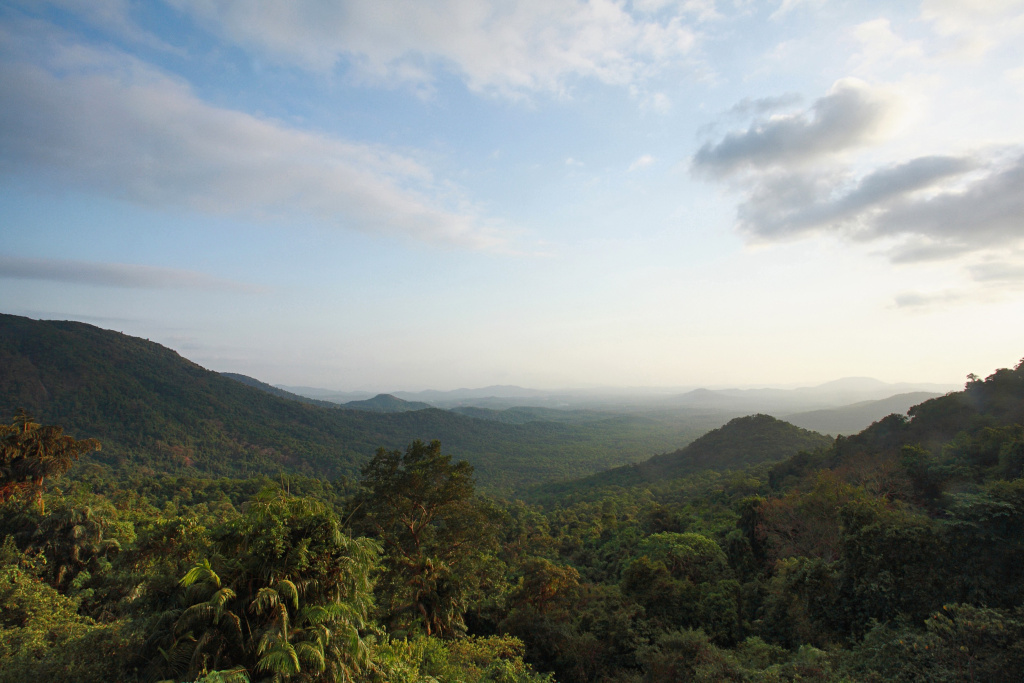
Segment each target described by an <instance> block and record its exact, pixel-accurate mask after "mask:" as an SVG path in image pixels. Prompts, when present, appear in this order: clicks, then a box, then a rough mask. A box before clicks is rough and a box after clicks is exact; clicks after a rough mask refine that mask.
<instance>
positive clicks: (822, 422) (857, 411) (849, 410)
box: [781, 391, 941, 435]
mask: <svg viewBox="0 0 1024 683" xmlns="http://www.w3.org/2000/svg"><path fill="white" fill-rule="evenodd" d="M939 396H941V394H935V393H931V392H927V391H914V392H911V393H907V394H897V395H896V396H890V397H889V398H883V399H881V400H878V401H861V402H860V403H854V404H852V405H848V406H842V407H840V408H826V409H824V410H811V411H807V412H803V413H795V414H793V415H784V416H781V417H782V419H784V420H786V421H787V422H789V423H791V424H795V425H796V426H797V427H803V428H804V429H810V430H812V431H815V432H821V433H822V434H833V435H839V434H847V435H848V434H856V433H857V432H859V431H861V430H863V429H866V428H867V427H868V426H870V425H871V423H872V422H877V421H878V420H881V419H882V418H883V417H885V416H886V415H892V414H893V413H896V414H897V415H905V414H906V413H907V411H908V410H910V408H912V407H913V406H916V405H917V404H919V403H924V402H925V401H927V400H928V399H932V398H938V397H939Z"/></svg>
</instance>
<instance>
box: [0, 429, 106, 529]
mask: <svg viewBox="0 0 1024 683" xmlns="http://www.w3.org/2000/svg"><path fill="white" fill-rule="evenodd" d="M99 448H100V442H99V441H97V440H96V439H75V438H73V437H70V436H68V435H66V434H64V429H63V427H57V426H55V425H41V424H39V423H37V422H35V421H34V420H33V419H32V416H31V415H29V414H28V413H26V412H25V411H24V410H21V411H19V412H18V414H17V415H16V416H15V418H14V421H13V422H12V423H11V424H9V425H0V503H3V502H6V501H7V500H9V499H10V498H13V497H14V496H19V495H20V496H25V497H27V498H35V499H36V502H37V503H38V504H39V511H40V512H43V483H44V482H45V481H46V479H47V478H52V477H56V476H58V475H61V474H64V473H65V472H67V471H68V470H69V469H70V468H71V465H72V464H73V462H74V461H75V460H78V457H79V456H80V455H82V454H84V453H88V452H90V451H95V450H99Z"/></svg>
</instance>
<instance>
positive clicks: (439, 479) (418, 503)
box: [353, 441, 495, 637]
mask: <svg viewBox="0 0 1024 683" xmlns="http://www.w3.org/2000/svg"><path fill="white" fill-rule="evenodd" d="M362 487H363V488H362V491H361V492H360V493H359V495H358V496H357V497H356V500H355V503H354V504H355V508H354V515H353V518H354V521H355V524H356V526H357V527H358V528H360V529H362V530H364V531H366V532H369V533H371V534H373V535H375V536H377V537H378V538H379V539H380V541H381V543H382V545H383V546H384V552H385V558H384V574H383V577H382V578H381V582H380V584H379V585H380V588H381V590H380V593H381V594H382V595H383V600H382V604H381V608H382V610H383V611H384V614H383V617H384V619H385V620H386V621H387V622H388V623H389V625H390V626H391V627H392V628H393V629H397V630H399V631H408V630H420V629H422V630H423V631H424V632H426V633H427V634H428V635H439V636H443V637H450V636H454V635H456V634H458V633H459V632H461V631H463V630H465V622H464V618H463V617H464V614H465V613H466V611H467V610H468V609H469V607H470V603H471V601H472V599H473V597H474V594H475V592H476V589H477V588H479V586H480V581H481V579H482V577H483V576H484V575H485V574H486V571H485V569H486V566H487V565H488V564H489V561H490V560H492V559H493V558H492V557H491V556H490V553H491V552H492V551H493V550H494V549H495V524H494V522H493V520H492V517H491V515H490V510H489V509H488V508H487V507H486V505H485V504H484V503H483V501H481V500H479V499H478V498H476V497H474V491H473V488H474V485H473V468H472V466H470V464H469V463H467V462H465V461H459V462H456V463H452V456H450V455H444V454H442V453H441V442H440V441H432V442H430V443H429V444H425V443H423V442H422V441H414V442H413V443H412V444H411V445H410V446H409V447H408V448H406V449H405V452H404V453H403V452H402V451H397V450H395V451H389V450H386V449H383V448H381V449H379V450H378V451H377V453H376V455H375V456H374V457H373V459H372V460H371V461H370V462H369V463H368V464H367V465H366V466H365V467H364V468H363V479H362Z"/></svg>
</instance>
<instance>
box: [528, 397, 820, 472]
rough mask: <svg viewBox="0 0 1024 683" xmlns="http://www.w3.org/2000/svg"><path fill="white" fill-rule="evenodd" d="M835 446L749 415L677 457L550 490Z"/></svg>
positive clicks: (738, 464)
mask: <svg viewBox="0 0 1024 683" xmlns="http://www.w3.org/2000/svg"><path fill="white" fill-rule="evenodd" d="M830 445H832V438H831V437H828V436H825V435H824V434H818V433H817V432H812V431H809V430H806V429H801V428H800V427H796V426H794V425H791V424H789V423H788V422H783V421H782V420H778V419H776V418H774V417H771V416H770V415H749V416H747V417H737V418H735V419H733V420H731V421H729V423H728V424H726V425H724V426H722V427H720V428H718V429H714V430H712V431H710V432H708V433H707V434H705V435H704V436H702V437H700V438H699V439H697V440H696V441H694V442H693V443H691V444H689V445H688V446H686V447H684V448H681V449H679V450H677V451H675V452H672V453H664V454H661V455H655V456H653V457H652V458H650V459H648V460H645V461H644V462H641V463H637V464H633V465H623V466H622V467H616V468H613V469H610V470H607V471H605V472H601V473H599V474H595V475H592V476H589V477H586V478H585V479H582V480H580V481H576V482H570V483H563V484H550V485H547V486H545V489H546V490H552V491H553V490H555V489H558V488H565V487H568V488H571V489H574V490H579V489H587V488H597V487H602V486H635V485H637V484H643V483H645V482H657V481H665V480H668V479H676V478H679V477H683V476H686V475H688V474H694V473H696V472H701V471H705V470H715V471H719V472H721V471H725V470H735V469H741V468H744V467H747V466H750V465H758V464H761V463H765V462H774V461H778V460H783V459H785V458H788V457H790V456H792V455H795V454H796V453H798V452H800V451H814V450H820V449H823V448H827V447H829V446H830Z"/></svg>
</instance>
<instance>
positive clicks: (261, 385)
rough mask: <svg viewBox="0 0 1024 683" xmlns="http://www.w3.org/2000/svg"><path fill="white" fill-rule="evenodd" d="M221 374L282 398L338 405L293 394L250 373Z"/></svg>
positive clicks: (331, 406)
mask: <svg viewBox="0 0 1024 683" xmlns="http://www.w3.org/2000/svg"><path fill="white" fill-rule="evenodd" d="M220 374H221V376H223V377H228V378H230V379H233V380H235V381H236V382H241V383H242V384H245V385H248V386H250V387H253V388H255V389H259V390H260V391H265V392H267V393H268V394H273V395H274V396H278V397H280V398H287V399H289V400H292V401H298V402H299V403H308V404H310V405H313V406H321V407H324V408H335V407H337V405H338V404H336V403H331V402H330V401H322V400H320V399H318V398H309V397H308V396H300V395H299V394H293V393H292V392H290V391H285V390H284V389H281V388H278V387H275V386H274V385H273V384H267V383H266V382H261V381H259V380H258V379H256V378H254V377H249V376H248V375H241V374H239V373H237V372H222V373H220Z"/></svg>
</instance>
